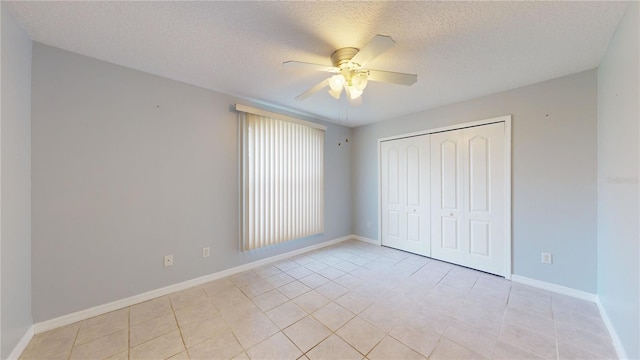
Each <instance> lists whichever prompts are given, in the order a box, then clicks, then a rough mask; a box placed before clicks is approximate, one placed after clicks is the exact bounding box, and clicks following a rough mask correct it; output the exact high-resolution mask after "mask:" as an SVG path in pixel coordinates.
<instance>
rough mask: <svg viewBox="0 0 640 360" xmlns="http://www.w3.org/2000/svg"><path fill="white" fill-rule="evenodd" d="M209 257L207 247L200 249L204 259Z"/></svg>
mask: <svg viewBox="0 0 640 360" xmlns="http://www.w3.org/2000/svg"><path fill="white" fill-rule="evenodd" d="M209 255H210V252H209V247H208V246H207V247H203V248H202V257H203V258H206V257H209Z"/></svg>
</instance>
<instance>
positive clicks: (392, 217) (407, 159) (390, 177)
mask: <svg viewBox="0 0 640 360" xmlns="http://www.w3.org/2000/svg"><path fill="white" fill-rule="evenodd" d="M429 151H430V146H429V136H416V137H410V138H405V139H398V140H393V141H385V142H382V143H381V145H380V152H381V154H380V155H381V156H380V160H381V164H380V165H381V178H380V181H381V207H382V209H381V210H382V224H381V225H382V227H381V230H382V237H381V238H382V245H385V246H390V247H393V248H396V249H400V250H405V251H409V252H412V253H416V254H420V255H425V256H429V255H430V242H429V236H430V233H429V221H430V214H429V212H430V206H429V195H430V194H429V192H430V184H429V179H430V174H429V168H430V165H429V162H430V155H429Z"/></svg>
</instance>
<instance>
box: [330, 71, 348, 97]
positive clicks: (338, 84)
mask: <svg viewBox="0 0 640 360" xmlns="http://www.w3.org/2000/svg"><path fill="white" fill-rule="evenodd" d="M345 82H346V80H345V78H344V76H342V74H338V75H333V76H332V77H331V78H329V87H330V88H331V90H333V91H342V87H343V86H344V83H345ZM334 97H335V96H334Z"/></svg>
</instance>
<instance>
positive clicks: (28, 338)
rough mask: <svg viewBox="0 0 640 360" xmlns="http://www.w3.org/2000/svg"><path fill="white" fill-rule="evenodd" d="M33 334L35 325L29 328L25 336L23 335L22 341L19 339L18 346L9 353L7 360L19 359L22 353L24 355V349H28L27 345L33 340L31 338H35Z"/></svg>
mask: <svg viewBox="0 0 640 360" xmlns="http://www.w3.org/2000/svg"><path fill="white" fill-rule="evenodd" d="M33 335H34V328H33V325H31V326H29V328H28V329H27V332H26V333H25V334H24V336H22V338H21V339H20V341H18V343H17V344H16V346H15V347H14V348H13V351H11V354H9V357H8V358H7V360H18V359H19V358H20V355H22V352H23V351H24V349H26V348H27V345H29V342H30V341H31V339H33Z"/></svg>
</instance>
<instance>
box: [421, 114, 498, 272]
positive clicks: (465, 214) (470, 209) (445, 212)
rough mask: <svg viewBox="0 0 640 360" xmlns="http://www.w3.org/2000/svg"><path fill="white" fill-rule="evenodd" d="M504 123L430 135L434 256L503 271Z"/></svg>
mask: <svg viewBox="0 0 640 360" xmlns="http://www.w3.org/2000/svg"><path fill="white" fill-rule="evenodd" d="M505 156H506V154H505V135H504V123H496V124H490V125H483V126H477V127H471V128H466V129H462V130H454V131H448V132H442V133H436V134H432V137H431V165H432V169H431V175H432V176H431V182H432V189H431V198H432V202H431V214H432V219H431V253H432V257H434V258H436V259H440V260H444V261H448V262H452V263H456V264H459V265H463V266H467V267H470V268H474V269H478V270H482V271H486V272H489V273H493V274H498V275H504V274H505V262H506V259H505V247H506V244H505V241H506V238H505V234H504V228H505V227H504V226H505V224H504V219H505V211H506V209H505V196H506V194H505V189H506V184H505V171H506V162H505Z"/></svg>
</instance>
